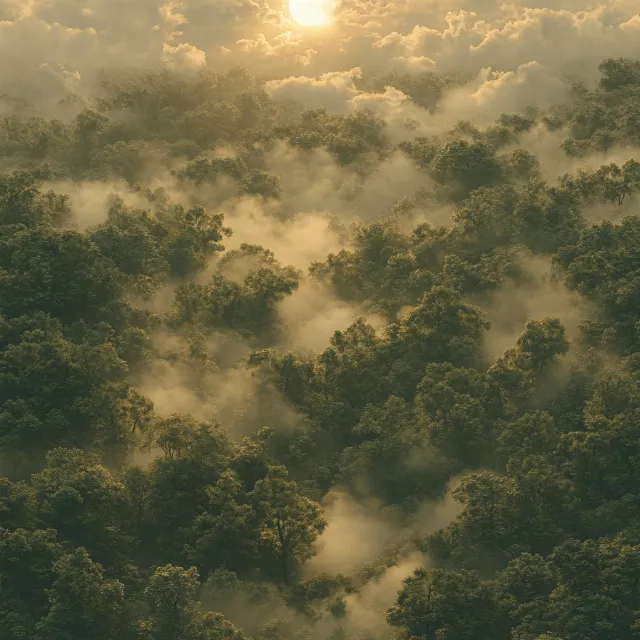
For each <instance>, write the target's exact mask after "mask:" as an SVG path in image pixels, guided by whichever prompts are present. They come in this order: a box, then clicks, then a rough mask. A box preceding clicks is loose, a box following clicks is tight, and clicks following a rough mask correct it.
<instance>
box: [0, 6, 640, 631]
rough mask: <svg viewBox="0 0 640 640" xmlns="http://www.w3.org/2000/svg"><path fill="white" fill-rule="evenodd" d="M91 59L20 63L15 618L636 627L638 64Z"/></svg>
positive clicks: (1, 561) (8, 380) (3, 499)
mask: <svg viewBox="0 0 640 640" xmlns="http://www.w3.org/2000/svg"><path fill="white" fill-rule="evenodd" d="M8 4H9V5H11V3H8ZM25 4H28V3H25ZM174 4H175V3H174ZM174 4H172V5H171V6H173V9H172V11H174V13H173V14H171V15H173V16H174V17H175V15H174V14H175V11H177V8H176V7H177V6H178V5H177V4H176V5H175V6H174ZM258 4H260V3H256V6H257V5H258ZM392 4H393V3H392ZM167 11H169V9H167ZM86 15H87V16H88V15H90V14H86ZM14 17H15V16H14ZM180 17H181V18H183V19H184V16H180ZM635 17H636V18H638V16H635ZM0 18H2V16H1V15H0ZM20 19H24V20H27V19H30V18H29V16H27V17H25V18H22V17H20ZM16 20H18V18H16ZM185 20H186V19H185ZM630 22H631V21H630ZM3 24H5V27H2V29H5V28H6V25H7V24H10V23H9V22H6V21H5V23H3ZM56 24H57V23H56ZM176 24H177V25H179V24H181V23H180V21H179V20H178V21H177V23H176ZM627 24H629V23H627ZM58 26H59V25H58ZM74 28H75V27H74ZM460 28H461V29H462V27H460ZM69 29H71V27H69ZM392 35H393V34H392ZM395 35H396V36H398V34H397V33H396V34H395ZM3 37H5V36H2V35H0V41H1V40H2V38H3ZM131 37H133V36H131ZM291 37H292V36H291ZM389 37H391V36H389ZM398 37H399V36H398ZM243 42H245V41H243ZM638 42H640V40H638ZM267 44H268V43H267ZM181 46H183V45H176V47H174V48H173V50H174V52H175V50H176V49H180V47H181ZM184 46H186V45H184ZM189 46H190V45H189ZM242 46H243V47H245V48H246V47H248V46H249V45H247V44H243V45H242ZM269 46H271V45H269ZM345 46H346V45H345ZM514 46H515V45H514ZM180 51H184V50H183V49H180ZM266 51H267V49H264V51H263V53H264V52H266ZM188 52H190V53H193V52H192V51H191V50H188ZM52 55H53V54H52ZM56 55H57V54H56ZM256 55H257V54H256ZM562 55H564V54H562ZM516 62H517V61H516ZM12 64H13V63H12ZM525 66H526V65H525ZM275 68H276V64H275V62H274V65H273V69H275ZM114 69H115V67H114ZM265 69H266V71H265ZM521 69H522V67H520V68H519V70H518V71H517V72H516V71H512V72H510V73H511V74H512V76H511V77H512V78H513V77H515V76H513V74H514V73H520V74H521V75H522V74H524V75H526V73H532V74H536V73H539V69H538V70H536V68H533V67H529V71H526V72H525V71H521ZM3 73H4V72H3ZM505 73H507V72H505ZM507 76H508V73H507V75H503V76H497V77H495V78H493V79H491V78H489V79H488V78H487V77H486V75H485V76H482V77H483V78H484V79H483V80H482V82H484V84H483V85H482V86H483V87H484V90H485V91H488V88H487V86H488V85H491V87H493V88H495V86H496V83H499V82H503V81H504V82H506V81H507V80H508V78H507V80H505V78H506V77H507ZM96 77H97V80H96V81H95V83H94V84H91V91H90V92H82V91H80V90H79V89H78V87H77V86H76V84H74V83H71V82H70V83H68V84H67V85H66V91H65V93H64V95H62V94H61V95H56V96H55V101H54V102H53V103H52V102H51V100H49V98H51V96H50V95H49V96H46V98H47V99H46V100H45V99H44V98H43V96H42V95H41V94H39V93H38V92H37V91H36V92H34V91H30V92H29V91H26V90H25V89H24V87H26V86H28V85H29V82H31V81H32V80H33V78H31V76H28V74H27V75H25V80H24V81H25V84H24V86H22V85H20V84H19V83H18V84H17V83H16V82H9V81H8V79H7V78H4V79H3V78H0V80H1V81H3V82H4V83H5V84H4V89H2V91H1V93H2V95H0V638H1V639H2V640H345V639H346V638H356V639H358V640H391V639H395V640H416V639H420V640H627V639H629V640H630V639H632V638H640V209H639V208H638V207H639V206H640V205H639V203H640V159H638V160H636V159H635V158H636V157H638V151H637V150H638V149H639V148H640V55H639V57H638V59H636V58H633V57H616V56H613V57H610V56H609V57H607V55H603V56H602V57H601V58H600V60H599V62H597V63H596V64H595V65H594V66H593V68H590V69H588V70H587V71H586V72H585V73H584V74H583V75H581V72H580V71H579V70H577V71H574V72H572V73H569V72H567V73H566V74H564V75H562V74H559V75H558V76H557V78H555V79H554V83H555V84H553V88H554V89H553V92H552V93H553V99H551V100H549V101H548V104H546V105H541V104H539V103H538V104H534V103H535V102H536V101H535V99H534V97H533V94H530V95H528V97H527V98H526V100H529V102H530V103H526V101H525V103H522V104H521V102H518V101H515V102H514V101H508V100H505V103H504V106H503V105H502V103H500V104H499V105H498V110H497V111H496V112H495V113H493V111H494V107H495V104H492V106H491V109H489V110H488V111H484V112H483V113H482V114H480V113H475V114H474V110H473V109H468V108H462V107H460V104H461V101H462V102H464V101H466V102H464V104H467V103H468V102H469V101H470V100H472V97H471V96H477V94H478V92H479V91H480V89H478V88H477V83H478V76H477V73H475V72H473V71H470V70H469V69H468V68H465V66H464V65H462V64H461V65H460V67H459V69H458V70H455V69H452V70H449V69H445V70H439V69H437V68H436V69H415V68H414V69H411V70H404V71H403V70H398V69H397V68H391V67H389V68H384V67H383V66H380V67H379V68H374V67H373V66H372V67H371V68H369V67H367V66H366V65H365V66H363V67H362V68H358V69H353V68H352V69H351V70H350V71H347V72H344V73H342V72H340V73H337V72H336V73H334V75H330V74H329V75H324V76H322V75H321V74H318V76H317V77H316V81H317V83H318V86H319V87H320V89H321V90H322V91H324V92H325V93H326V94H327V95H329V97H328V98H327V100H326V101H325V102H324V103H323V102H322V101H321V100H320V99H319V98H318V95H319V94H316V93H314V92H313V91H309V87H311V89H314V87H312V86H311V84H310V82H311V81H310V80H309V78H307V79H306V80H305V82H298V80H299V78H298V77H297V76H296V77H293V76H291V77H289V76H287V75H286V74H284V75H283V74H281V75H277V73H276V74H274V73H269V65H266V67H265V66H264V64H263V67H261V68H256V70H255V71H252V70H251V69H250V65H245V67H241V66H237V65H235V64H233V65H228V68H223V66H222V65H221V66H220V68H216V65H215V64H214V63H213V62H210V63H209V64H208V65H198V68H197V69H184V68H178V67H175V66H174V65H171V64H168V62H167V61H166V60H165V64H164V66H162V67H161V68H156V67H154V66H153V65H149V66H148V67H147V68H144V67H140V66H139V65H138V66H135V65H134V66H132V67H131V68H130V69H129V70H128V71H126V72H124V71H123V70H122V69H120V70H109V69H103V70H102V71H100V73H98V74H97V75H96ZM30 78H31V79H30ZM520 80H522V77H521V78H520ZM520 80H519V81H518V82H520ZM522 82H524V81H522ZM522 82H520V84H522ZM296 83H297V84H296ZM345 83H346V84H345ZM474 83H475V84H474ZM491 83H493V84H491ZM298 85H299V86H298ZM345 86H346V87H347V89H348V91H347V93H346V94H345V93H344V91H343V90H344V88H345ZM518 86H519V85H518ZM21 87H22V88H21ZM305 87H306V88H305ZM327 87H329V88H330V90H327ZM470 87H471V88H470ZM315 88H317V87H315ZM322 91H321V92H322ZM345 95H347V98H345V97H344V96H345ZM313 96H315V97H313ZM398 96H401V98H399V97H398ZM460 96H466V97H464V99H463V98H461V97H460ZM314 100H315V102H314ZM393 100H396V102H398V101H399V104H401V107H402V108H398V109H396V110H395V111H390V110H389V109H388V108H387V107H385V108H382V107H380V105H381V104H383V103H384V104H386V105H387V106H388V104H390V103H391V102H393ZM345 101H348V102H349V104H350V105H351V106H350V107H349V108H335V104H336V103H337V102H342V103H345ZM385 101H386V102H385ZM394 104H395V103H394ZM478 104H481V103H478ZM482 104H485V103H482ZM52 105H53V106H52ZM332 105H333V106H332ZM480 111H481V110H480ZM487 113H491V117H490V118H487V117H485V116H487ZM461 115H462V116H463V117H460V116H461ZM476 116H477V117H476ZM636 472H637V473H636Z"/></svg>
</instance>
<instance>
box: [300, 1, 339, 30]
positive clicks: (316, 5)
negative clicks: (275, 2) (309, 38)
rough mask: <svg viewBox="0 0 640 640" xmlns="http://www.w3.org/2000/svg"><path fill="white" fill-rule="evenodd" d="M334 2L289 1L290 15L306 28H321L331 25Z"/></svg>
mask: <svg viewBox="0 0 640 640" xmlns="http://www.w3.org/2000/svg"><path fill="white" fill-rule="evenodd" d="M333 4H334V2H333V0H289V13H290V14H291V17H292V18H293V19H294V20H295V21H296V22H297V23H298V24H299V25H302V26H305V27H320V26H322V25H325V24H330V23H331V12H332V9H333Z"/></svg>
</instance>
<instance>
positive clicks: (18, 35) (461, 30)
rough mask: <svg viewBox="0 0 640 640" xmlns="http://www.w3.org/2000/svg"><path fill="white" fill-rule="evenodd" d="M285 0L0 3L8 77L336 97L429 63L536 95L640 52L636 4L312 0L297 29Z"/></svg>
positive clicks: (51, 84) (73, 86)
mask: <svg viewBox="0 0 640 640" xmlns="http://www.w3.org/2000/svg"><path fill="white" fill-rule="evenodd" d="M289 1H290V0H184V1H183V2H180V1H178V0H168V1H166V2H163V1H161V0H84V1H82V0H0V56H2V60H3V61H5V62H4V63H3V70H2V71H1V72H0V74H1V75H0V78H1V79H2V80H3V81H4V82H5V83H6V82H7V81H8V80H11V81H12V82H28V81H29V80H30V79H36V80H37V81H38V86H39V87H40V88H41V90H42V91H43V92H49V93H51V94H53V93H56V92H59V93H60V92H61V93H64V92H65V91H66V90H74V91H76V92H81V88H82V86H83V85H84V86H87V85H88V84H89V83H91V82H92V81H93V79H94V78H95V75H96V72H98V71H100V70H101V69H115V68H119V67H125V66H126V67H132V66H137V67H142V68H146V67H149V68H158V67H161V66H167V67H169V68H172V69H182V70H191V69H197V68H201V67H204V66H208V67H210V68H213V69H216V70H223V69H225V68H229V67H232V66H244V67H247V68H249V69H250V70H251V71H252V72H254V73H256V74H258V75H260V76H261V77H267V78H269V79H272V80H274V81H275V80H277V79H283V78H284V79H287V82H286V88H287V90H288V91H289V92H292V91H294V90H296V89H297V90H298V91H299V92H300V93H304V92H305V91H306V92H307V94H310V93H311V94H312V95H311V97H309V98H308V100H312V99H313V97H314V95H313V92H314V91H315V93H316V94H317V95H319V96H322V95H324V96H326V94H329V95H330V96H332V98H333V99H334V100H340V99H349V98H350V97H351V98H352V97H353V96H352V91H353V77H354V75H357V74H358V73H359V72H360V70H361V69H363V68H365V69H375V70H377V71H388V70H400V71H405V72H419V71H424V70H430V69H434V70H439V71H464V72H469V73H473V74H478V78H479V80H478V82H479V85H480V87H482V85H483V84H484V85H487V87H486V88H487V90H488V91H489V92H490V91H491V90H493V91H495V89H496V87H495V84H496V83H498V84H500V83H503V84H504V83H511V84H514V83H515V84H519V89H520V91H525V92H526V91H528V92H529V93H530V94H533V95H536V94H539V93H540V92H541V91H542V92H548V93H553V91H554V88H555V89H557V86H558V85H557V83H554V80H555V79H556V78H557V77H563V76H564V75H565V74H566V73H568V72H572V73H582V74H586V75H588V74H594V73H595V67H596V66H597V64H598V63H599V62H600V61H601V60H602V59H603V58H604V57H618V56H627V57H634V56H638V55H640V5H639V4H638V2H637V0H606V1H605V2H597V3H591V4H585V3H584V2H578V1H577V0H524V1H522V0H521V1H516V2H505V3H500V2H496V1H495V0H448V1H447V2H443V1H442V0H335V2H334V0H306V1H307V2H314V1H316V2H318V3H320V2H334V6H333V8H332V9H331V11H330V13H331V23H330V24H326V25H323V26H321V27H307V26H302V25H299V24H296V22H295V21H294V20H292V18H291V14H290V12H289V4H288V3H289ZM291 1H292V2H294V3H298V5H300V2H301V1H304V0H291ZM293 8H294V10H295V9H296V7H293ZM297 8H298V13H299V6H298V7H297ZM317 11H318V9H316V12H317ZM504 72H510V73H511V74H512V75H510V76H509V75H507V76H506V77H505V76H504V75H501V73H504ZM312 79H313V80H312ZM491 83H493V85H492V84H491ZM272 90H273V91H278V90H281V91H282V90H284V89H283V88H281V87H279V86H278V84H277V83H274V84H273V85H272ZM394 98H395V99H396V100H398V99H399V96H397V95H396V96H393V95H392V96H388V100H393V99H394ZM319 99H325V100H328V99H329V98H326V97H324V98H322V97H321V98H319Z"/></svg>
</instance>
